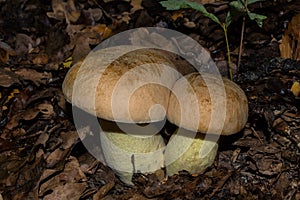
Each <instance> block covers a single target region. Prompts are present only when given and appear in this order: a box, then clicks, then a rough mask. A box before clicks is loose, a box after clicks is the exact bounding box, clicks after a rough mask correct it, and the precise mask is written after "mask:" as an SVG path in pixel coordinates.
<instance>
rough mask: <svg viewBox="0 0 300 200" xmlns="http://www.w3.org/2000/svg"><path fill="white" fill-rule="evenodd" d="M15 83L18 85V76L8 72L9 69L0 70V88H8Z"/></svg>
mask: <svg viewBox="0 0 300 200" xmlns="http://www.w3.org/2000/svg"><path fill="white" fill-rule="evenodd" d="M0 51H1V50H0ZM15 83H20V81H19V76H18V75H16V74H15V73H13V72H12V71H10V69H5V68H4V69H3V68H0V86H2V87H10V86H11V85H13V84H15Z"/></svg>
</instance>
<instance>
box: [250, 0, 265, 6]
mask: <svg viewBox="0 0 300 200" xmlns="http://www.w3.org/2000/svg"><path fill="white" fill-rule="evenodd" d="M259 1H266V0H248V5H249V4H253V3H256V2H259Z"/></svg>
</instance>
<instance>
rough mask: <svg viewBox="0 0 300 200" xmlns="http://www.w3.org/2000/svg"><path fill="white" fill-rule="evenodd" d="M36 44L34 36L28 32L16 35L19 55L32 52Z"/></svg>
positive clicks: (16, 49)
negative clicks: (27, 33)
mask: <svg viewBox="0 0 300 200" xmlns="http://www.w3.org/2000/svg"><path fill="white" fill-rule="evenodd" d="M34 46H35V42H34V41H33V40H32V38H31V37H30V36H28V35H26V34H23V33H18V34H17V35H16V48H15V51H16V53H17V54H18V55H22V54H27V53H30V52H31V51H32V50H33V48H34Z"/></svg>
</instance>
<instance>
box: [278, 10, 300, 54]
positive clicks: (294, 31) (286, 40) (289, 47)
mask: <svg viewBox="0 0 300 200" xmlns="http://www.w3.org/2000/svg"><path fill="white" fill-rule="evenodd" d="M279 49H280V56H281V57H282V58H292V59H295V60H300V13H299V14H297V15H295V16H294V17H293V18H292V20H291V21H290V23H289V25H288V29H287V30H286V31H285V32H284V35H283V36H282V42H281V44H280V45H279Z"/></svg>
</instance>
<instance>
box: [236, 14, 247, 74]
mask: <svg viewBox="0 0 300 200" xmlns="http://www.w3.org/2000/svg"><path fill="white" fill-rule="evenodd" d="M245 21H246V16H244V17H243V24H242V30H241V41H240V49H239V58H238V65H237V72H238V71H239V69H240V65H241V60H242V54H243V41H244V32H245Z"/></svg>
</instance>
